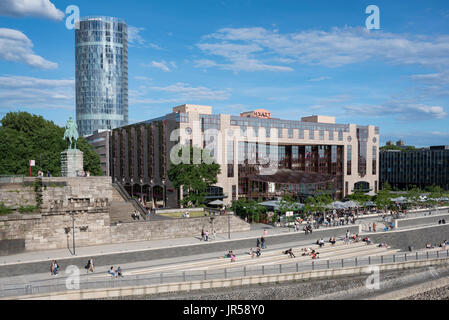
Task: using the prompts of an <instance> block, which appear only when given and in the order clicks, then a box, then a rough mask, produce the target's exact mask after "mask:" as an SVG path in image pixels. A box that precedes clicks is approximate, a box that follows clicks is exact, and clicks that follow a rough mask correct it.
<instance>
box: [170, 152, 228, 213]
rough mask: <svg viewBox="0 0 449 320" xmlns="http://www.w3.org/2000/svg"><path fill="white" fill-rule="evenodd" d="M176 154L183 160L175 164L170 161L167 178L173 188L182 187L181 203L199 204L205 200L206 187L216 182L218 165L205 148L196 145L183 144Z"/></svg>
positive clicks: (218, 171) (218, 172) (219, 170)
mask: <svg viewBox="0 0 449 320" xmlns="http://www.w3.org/2000/svg"><path fill="white" fill-rule="evenodd" d="M186 155H189V157H188V158H187V157H186ZM198 155H202V156H200V157H198ZM208 155H209V156H208ZM178 156H179V158H180V159H182V160H183V161H181V162H180V163H176V164H175V163H173V162H170V169H169V170H168V171H167V175H168V178H169V179H170V181H171V182H172V183H173V185H174V186H175V188H180V187H181V186H182V187H183V191H184V194H185V196H184V197H183V199H182V201H181V203H182V204H183V205H187V206H199V205H200V204H202V203H203V202H204V200H205V196H206V189H207V188H208V187H210V186H212V185H213V184H215V183H217V181H218V179H217V176H218V174H220V172H221V169H220V165H219V164H217V163H215V162H214V159H212V158H211V157H210V154H209V152H208V151H207V150H206V149H204V150H203V149H200V148H198V147H196V146H192V147H190V146H183V147H182V148H181V149H180V150H179V151H178Z"/></svg>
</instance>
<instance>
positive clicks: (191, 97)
mask: <svg viewBox="0 0 449 320" xmlns="http://www.w3.org/2000/svg"><path fill="white" fill-rule="evenodd" d="M149 91H157V92H159V93H160V94H159V96H163V94H164V93H166V94H167V96H168V98H163V97H162V98H160V99H153V98H145V97H144V96H146V95H148V94H149ZM153 96H154V95H153ZM130 97H131V99H130V100H131V101H130V103H134V104H147V103H179V102H181V103H190V102H201V103H203V101H217V100H227V99H229V97H230V89H225V90H213V89H210V88H207V87H203V86H199V87H193V86H191V85H189V84H187V83H183V82H177V83H175V84H172V85H169V86H165V87H160V86H152V87H145V88H140V89H139V90H132V91H131V90H130Z"/></svg>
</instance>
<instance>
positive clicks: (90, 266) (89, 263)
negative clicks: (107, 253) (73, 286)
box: [86, 258, 94, 273]
mask: <svg viewBox="0 0 449 320" xmlns="http://www.w3.org/2000/svg"><path fill="white" fill-rule="evenodd" d="M86 269H87V273H89V271H91V272H94V259H93V258H90V259H89V261H87V265H86Z"/></svg>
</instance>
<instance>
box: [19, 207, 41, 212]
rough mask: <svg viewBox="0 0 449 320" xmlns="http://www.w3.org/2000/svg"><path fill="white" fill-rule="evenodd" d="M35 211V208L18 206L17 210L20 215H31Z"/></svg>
mask: <svg viewBox="0 0 449 320" xmlns="http://www.w3.org/2000/svg"><path fill="white" fill-rule="evenodd" d="M37 209H38V208H37V207H35V206H20V207H19V209H18V210H19V212H20V213H31V212H34V211H36V210H37Z"/></svg>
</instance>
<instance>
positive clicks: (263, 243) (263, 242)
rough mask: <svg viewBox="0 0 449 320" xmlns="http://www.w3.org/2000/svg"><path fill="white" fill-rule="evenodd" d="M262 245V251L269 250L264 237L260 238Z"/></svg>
mask: <svg viewBox="0 0 449 320" xmlns="http://www.w3.org/2000/svg"><path fill="white" fill-rule="evenodd" d="M260 244H261V245H262V249H266V248H267V246H266V245H265V238H264V237H261V238H260Z"/></svg>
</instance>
